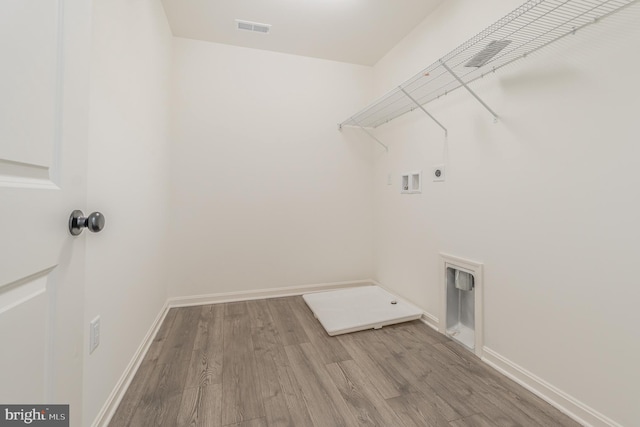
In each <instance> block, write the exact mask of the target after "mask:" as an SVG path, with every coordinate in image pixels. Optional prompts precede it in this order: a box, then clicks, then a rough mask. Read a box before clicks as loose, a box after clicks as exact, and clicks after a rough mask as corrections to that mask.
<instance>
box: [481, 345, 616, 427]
mask: <svg viewBox="0 0 640 427" xmlns="http://www.w3.org/2000/svg"><path fill="white" fill-rule="evenodd" d="M483 351H484V353H483V357H482V361H483V362H485V363H486V364H487V365H489V366H491V367H492V368H493V369H495V370H497V371H498V372H500V373H502V374H503V375H505V376H507V377H509V378H511V379H512V380H513V381H515V382H517V383H518V384H520V385H521V386H523V387H524V388H526V389H527V390H529V391H530V392H532V393H533V394H535V395H537V396H538V397H540V398H541V399H543V400H545V401H547V402H548V403H550V404H551V405H553V406H555V407H556V408H557V409H559V410H560V411H561V412H563V413H564V414H566V415H568V416H569V417H571V418H573V419H574V420H576V421H577V422H579V423H580V424H582V425H584V426H587V427H622V425H620V424H618V423H616V422H615V421H613V420H612V419H610V418H608V417H607V416H605V415H603V414H601V413H599V412H598V411H596V410H595V409H593V408H591V407H589V406H587V405H585V404H584V403H582V402H580V401H579V400H577V399H575V398H574V397H572V396H570V395H568V394H567V393H565V392H563V391H562V390H560V389H558V388H557V387H555V386H553V385H551V384H549V383H548V382H546V381H545V380H543V379H542V378H540V377H538V376H536V375H534V374H532V373H531V372H529V371H527V370H526V369H524V368H523V367H521V366H519V365H517V364H515V363H513V362H512V361H510V360H509V359H507V358H506V357H504V356H502V355H500V354H498V353H497V352H495V351H493V350H491V349H490V348H487V347H486V346H485V347H484V348H483Z"/></svg>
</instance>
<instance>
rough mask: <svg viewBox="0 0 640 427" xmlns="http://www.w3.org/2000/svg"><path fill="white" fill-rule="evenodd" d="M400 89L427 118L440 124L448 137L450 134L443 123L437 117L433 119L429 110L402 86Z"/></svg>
mask: <svg viewBox="0 0 640 427" xmlns="http://www.w3.org/2000/svg"><path fill="white" fill-rule="evenodd" d="M398 88H399V89H400V90H401V91H402V93H404V94H405V95H407V98H409V99H410V100H411V101H413V103H414V104H416V106H417V107H418V108H419V109H421V110H422V111H424V113H425V114H426V115H427V116H429V117H431V120H433V121H434V122H436V123H437V124H438V126H440V127H441V128H442V130H444V136H447V135H448V134H449V131H448V130H447V128H446V127H444V126H443V125H442V123H440V122H439V121H438V120H437V119H436V118H435V117H433V116H432V115H431V113H429V112H428V111H427V110H426V109H425V108H424V107H423V106H422V105H421V104H420V103H419V102H418V101H416V100H415V99H414V98H413V96H411V95H410V94H409V92H407V91H406V90H404V89H403V88H402V86H398Z"/></svg>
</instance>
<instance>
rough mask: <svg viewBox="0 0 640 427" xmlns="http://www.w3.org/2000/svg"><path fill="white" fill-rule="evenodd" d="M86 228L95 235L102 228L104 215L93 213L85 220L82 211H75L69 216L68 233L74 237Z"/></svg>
mask: <svg viewBox="0 0 640 427" xmlns="http://www.w3.org/2000/svg"><path fill="white" fill-rule="evenodd" d="M85 228H88V229H89V231H91V232H92V233H97V232H99V231H101V230H102V229H103V228H104V215H102V214H101V213H100V212H93V213H92V214H90V215H89V216H88V217H86V218H85V216H84V214H83V213H82V211H79V210H75V211H73V212H71V216H69V232H70V233H71V234H73V235H74V236H77V235H78V234H80V233H82V230H83V229H85Z"/></svg>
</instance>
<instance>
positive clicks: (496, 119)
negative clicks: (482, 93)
mask: <svg viewBox="0 0 640 427" xmlns="http://www.w3.org/2000/svg"><path fill="white" fill-rule="evenodd" d="M440 63H441V64H442V66H443V67H444V69H445V70H447V71H448V72H449V74H451V75H452V76H453V77H454V78H455V79H456V80H457V81H458V82H459V83H460V85H462V87H464V88H465V89H466V90H467V91H468V92H469V93H470V94H471V95H473V97H474V98H475V99H477V100H478V102H479V103H480V104H482V106H483V107H484V108H486V109H487V110H488V111H489V112H490V113H491V115H492V116H493V122H494V123H497V122H498V115H497V114H496V113H495V111H493V110H492V109H491V107H489V106H488V105H487V104H486V102H484V101H483V100H482V98H480V97H479V96H478V95H477V94H476V93H475V92H474V91H473V90H471V88H470V87H469V85H467V84H466V83H465V82H463V81H462V79H461V78H460V77H458V75H457V74H456V73H454V72H453V70H452V69H451V68H449V67H448V66H447V64H445V62H444V61H443V60H440Z"/></svg>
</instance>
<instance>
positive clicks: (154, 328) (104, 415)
mask: <svg viewBox="0 0 640 427" xmlns="http://www.w3.org/2000/svg"><path fill="white" fill-rule="evenodd" d="M168 312H169V304H168V301H167V302H165V303H164V305H163V306H162V308H161V309H160V312H159V313H158V315H157V316H156V318H155V320H154V321H153V324H152V325H151V328H149V331H148V332H147V335H145V337H144V338H143V340H142V342H141V343H140V347H138V350H137V351H136V352H135V354H134V355H133V357H132V358H131V361H130V362H129V364H128V365H127V367H126V369H125V370H124V372H123V373H122V376H121V377H120V379H119V380H118V382H117V383H116V386H115V387H114V388H113V390H112V391H111V394H110V395H109V397H108V398H107V401H106V402H105V404H104V405H103V406H102V409H101V410H100V412H98V415H97V416H96V418H95V419H94V420H93V423H92V424H91V426H92V427H106V426H107V425H108V424H109V422H110V421H111V418H112V417H113V415H114V414H115V412H116V409H118V405H120V401H121V400H122V398H123V397H124V394H125V393H126V392H127V389H128V388H129V385H131V381H132V380H133V377H134V376H135V375H136V372H137V371H138V368H139V367H140V364H141V363H142V361H143V360H144V357H145V355H146V354H147V351H148V350H149V347H150V346H151V343H152V342H153V340H154V338H155V337H156V334H157V333H158V330H160V326H161V325H162V322H164V318H165V317H166V316H167V313H168Z"/></svg>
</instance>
